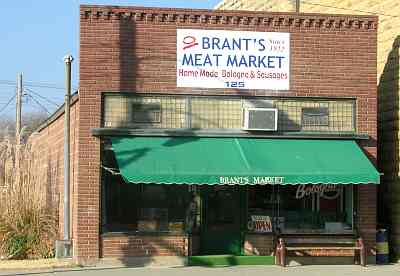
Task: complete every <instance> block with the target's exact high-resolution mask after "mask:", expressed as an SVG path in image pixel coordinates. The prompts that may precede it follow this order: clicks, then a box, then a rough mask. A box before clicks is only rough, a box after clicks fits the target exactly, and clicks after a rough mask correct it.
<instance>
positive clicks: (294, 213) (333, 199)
mask: <svg viewBox="0 0 400 276" xmlns="http://www.w3.org/2000/svg"><path fill="white" fill-rule="evenodd" d="M247 214H248V216H247V217H248V218H247V231H248V232H252V233H268V232H272V231H275V232H278V233H346V232H351V231H352V229H353V187H352V186H351V185H349V186H343V185H327V184H321V185H279V186H278V185H266V186H254V187H249V188H248V212H247Z"/></svg>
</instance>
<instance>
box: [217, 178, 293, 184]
mask: <svg viewBox="0 0 400 276" xmlns="http://www.w3.org/2000/svg"><path fill="white" fill-rule="evenodd" d="M284 181H285V178H284V177H283V176H252V177H250V176H220V177H219V184H224V185H233V184H244V185H247V184H255V185H256V184H258V185H267V184H283V183H284Z"/></svg>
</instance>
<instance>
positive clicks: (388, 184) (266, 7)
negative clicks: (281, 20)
mask: <svg viewBox="0 0 400 276" xmlns="http://www.w3.org/2000/svg"><path fill="white" fill-rule="evenodd" d="M215 9H218V10H245V11H267V12H293V11H295V10H296V8H295V1H291V0H283V1H281V0H268V1H261V0H223V1H221V2H220V3H219V4H218V5H217V6H216V7H215ZM300 12H305V13H309V12H311V13H334V14H366V15H367V14H376V15H379V28H378V38H377V40H378V51H377V82H378V99H379V100H378V110H379V112H378V121H379V124H378V129H379V131H378V136H379V139H378V141H379V146H378V147H379V152H380V154H379V156H380V157H379V158H380V160H379V162H378V163H379V169H380V171H381V172H382V173H383V178H382V184H383V185H381V187H380V189H379V192H380V193H379V205H378V209H379V221H380V222H382V223H384V225H385V227H387V228H389V231H390V247H391V249H392V250H393V253H394V254H397V255H398V256H400V215H399V214H400V213H399V212H400V203H399V196H400V185H399V184H400V182H399V165H398V160H399V152H398V150H397V149H398V147H399V139H398V136H399V135H398V112H399V108H398V107H399V93H400V86H399V67H400V61H399V47H400V43H399V34H400V17H399V16H398V14H399V13H400V3H399V2H398V1H392V0H381V1H371V0H341V1H336V0H315V1H311V2H309V1H304V2H303V1H301V2H300Z"/></svg>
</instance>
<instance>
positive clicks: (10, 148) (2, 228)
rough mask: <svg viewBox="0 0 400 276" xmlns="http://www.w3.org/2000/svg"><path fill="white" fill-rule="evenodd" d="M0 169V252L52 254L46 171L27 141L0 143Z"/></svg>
mask: <svg viewBox="0 0 400 276" xmlns="http://www.w3.org/2000/svg"><path fill="white" fill-rule="evenodd" d="M0 163H1V165H0V171H1V178H2V181H3V183H2V184H3V186H4V187H6V192H5V194H4V195H3V199H2V200H1V202H0V251H1V252H3V254H5V256H6V258H12V259H25V258H39V257H41V258H43V257H51V256H53V248H54V245H53V242H54V240H55V237H56V225H57V221H56V216H55V215H54V212H52V210H51V208H50V206H47V205H48V204H47V202H46V199H45V196H46V192H47V191H46V189H47V183H46V177H44V174H46V171H43V170H42V169H41V166H40V162H39V160H38V158H35V151H34V150H32V148H31V146H30V145H29V144H27V145H20V146H16V145H14V144H12V143H11V142H10V140H9V139H4V140H3V141H1V142H0Z"/></svg>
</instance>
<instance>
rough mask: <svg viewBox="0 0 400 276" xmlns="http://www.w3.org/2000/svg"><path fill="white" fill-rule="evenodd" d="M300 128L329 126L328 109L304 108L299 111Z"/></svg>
mask: <svg viewBox="0 0 400 276" xmlns="http://www.w3.org/2000/svg"><path fill="white" fill-rule="evenodd" d="M301 114H302V118H301V119H302V126H303V127H313V126H329V109H328V108H327V107H304V108H302V110H301Z"/></svg>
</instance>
